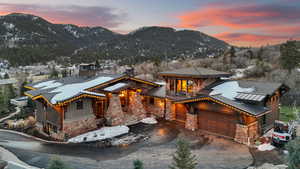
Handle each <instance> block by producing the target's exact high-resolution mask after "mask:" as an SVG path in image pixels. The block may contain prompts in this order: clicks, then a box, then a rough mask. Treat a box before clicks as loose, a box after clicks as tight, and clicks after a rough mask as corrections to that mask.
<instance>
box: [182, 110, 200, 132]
mask: <svg viewBox="0 0 300 169" xmlns="http://www.w3.org/2000/svg"><path fill="white" fill-rule="evenodd" d="M185 128H186V129H188V130H192V131H195V130H196V129H198V115H197V114H191V113H187V114H186V121H185Z"/></svg>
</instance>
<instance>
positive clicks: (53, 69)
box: [50, 66, 58, 78]
mask: <svg viewBox="0 0 300 169" xmlns="http://www.w3.org/2000/svg"><path fill="white" fill-rule="evenodd" d="M50 78H58V71H57V70H56V69H55V66H53V67H52V70H51V73H50Z"/></svg>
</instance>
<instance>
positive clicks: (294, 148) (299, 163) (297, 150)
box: [286, 137, 300, 169]
mask: <svg viewBox="0 0 300 169" xmlns="http://www.w3.org/2000/svg"><path fill="white" fill-rule="evenodd" d="M286 148H287V150H288V152H289V154H288V166H289V167H288V169H299V168H300V137H298V138H296V139H295V140H293V141H290V142H289V143H288V144H287V146H286Z"/></svg>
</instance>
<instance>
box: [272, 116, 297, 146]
mask: <svg viewBox="0 0 300 169" xmlns="http://www.w3.org/2000/svg"><path fill="white" fill-rule="evenodd" d="M295 137H296V131H295V122H290V123H285V122H282V121H277V120H276V121H275V124H274V131H273V133H272V143H273V144H274V145H278V144H284V143H287V142H288V141H290V140H292V139H294V138H295Z"/></svg>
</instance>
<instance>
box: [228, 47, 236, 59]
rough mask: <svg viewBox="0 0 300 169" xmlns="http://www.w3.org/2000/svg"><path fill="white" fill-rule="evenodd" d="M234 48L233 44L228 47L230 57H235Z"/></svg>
mask: <svg viewBox="0 0 300 169" xmlns="http://www.w3.org/2000/svg"><path fill="white" fill-rule="evenodd" d="M235 52H236V51H235V48H234V47H233V46H231V47H230V50H229V54H230V57H231V58H234V57H235Z"/></svg>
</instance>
